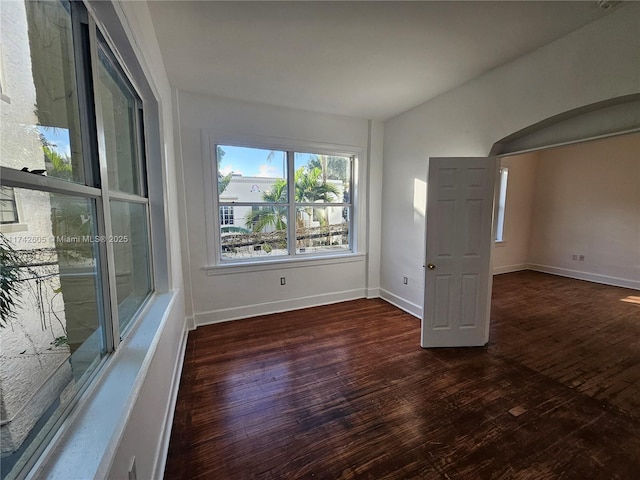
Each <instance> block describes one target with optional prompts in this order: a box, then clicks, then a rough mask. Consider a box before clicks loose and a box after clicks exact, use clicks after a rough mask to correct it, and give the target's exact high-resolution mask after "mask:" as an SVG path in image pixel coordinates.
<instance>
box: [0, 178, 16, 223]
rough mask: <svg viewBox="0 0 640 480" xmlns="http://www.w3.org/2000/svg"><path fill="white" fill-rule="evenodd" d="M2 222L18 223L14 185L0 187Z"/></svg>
mask: <svg viewBox="0 0 640 480" xmlns="http://www.w3.org/2000/svg"><path fill="white" fill-rule="evenodd" d="M0 223H2V224H6V223H18V206H17V204H16V194H15V192H14V191H13V188H12V187H4V186H3V187H0Z"/></svg>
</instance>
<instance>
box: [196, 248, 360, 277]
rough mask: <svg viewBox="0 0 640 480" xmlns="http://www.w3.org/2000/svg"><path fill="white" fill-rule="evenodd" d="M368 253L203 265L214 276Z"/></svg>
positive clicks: (327, 261)
mask: <svg viewBox="0 0 640 480" xmlns="http://www.w3.org/2000/svg"><path fill="white" fill-rule="evenodd" d="M365 258H366V255H365V254H364V253H351V252H349V253H348V254H344V255H326V256H309V257H307V258H305V257H302V256H301V255H300V256H297V257H288V256H284V255H283V256H282V257H279V258H277V257H276V258H274V259H269V260H263V261H256V260H253V261H252V262H251V263H248V262H247V263H245V264H241V263H233V264H227V265H224V264H223V265H207V266H204V267H202V270H204V271H205V272H206V273H207V276H208V277H214V276H218V275H231V274H234V273H252V272H264V271H269V270H282V269H288V268H304V267H312V266H313V267H317V266H321V265H336V264H343V263H354V262H364V261H365Z"/></svg>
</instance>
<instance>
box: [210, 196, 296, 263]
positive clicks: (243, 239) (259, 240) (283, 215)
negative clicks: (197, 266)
mask: <svg viewBox="0 0 640 480" xmlns="http://www.w3.org/2000/svg"><path fill="white" fill-rule="evenodd" d="M225 208H226V207H220V217H222V216H223V215H224V210H223V209H225ZM287 211H288V209H287V207H286V206H284V205H283V206H273V207H271V206H258V205H254V206H235V207H233V220H234V222H233V224H226V225H221V226H220V234H221V235H220V237H221V238H220V240H221V241H220V243H221V247H222V258H223V259H240V258H253V257H274V256H278V255H287V254H288V251H287Z"/></svg>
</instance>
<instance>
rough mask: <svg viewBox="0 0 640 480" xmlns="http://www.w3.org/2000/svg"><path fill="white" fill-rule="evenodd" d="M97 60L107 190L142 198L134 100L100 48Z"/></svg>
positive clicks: (125, 83)
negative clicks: (107, 180)
mask: <svg viewBox="0 0 640 480" xmlns="http://www.w3.org/2000/svg"><path fill="white" fill-rule="evenodd" d="M98 57H99V65H98V99H99V102H100V105H101V107H102V125H103V128H104V143H105V154H106V160H107V172H108V179H109V189H111V190H118V191H121V192H126V193H133V194H136V195H141V194H143V192H141V188H140V173H139V172H140V169H139V159H138V150H137V146H138V135H137V133H136V132H137V126H136V118H137V112H136V110H137V109H136V97H135V95H134V93H133V92H132V90H131V89H130V87H129V85H128V83H127V81H126V80H125V78H124V76H123V75H122V74H121V73H120V70H119V69H118V68H117V67H116V66H115V65H114V64H113V63H112V62H111V59H110V57H109V55H108V54H107V53H106V52H105V51H104V48H103V47H102V46H100V48H99V49H98Z"/></svg>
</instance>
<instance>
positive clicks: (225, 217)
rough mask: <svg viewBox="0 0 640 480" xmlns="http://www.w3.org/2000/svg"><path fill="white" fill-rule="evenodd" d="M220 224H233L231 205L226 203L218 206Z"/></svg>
mask: <svg viewBox="0 0 640 480" xmlns="http://www.w3.org/2000/svg"><path fill="white" fill-rule="evenodd" d="M220 225H221V226H225V225H233V207H230V206H228V205H225V206H222V207H220Z"/></svg>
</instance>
